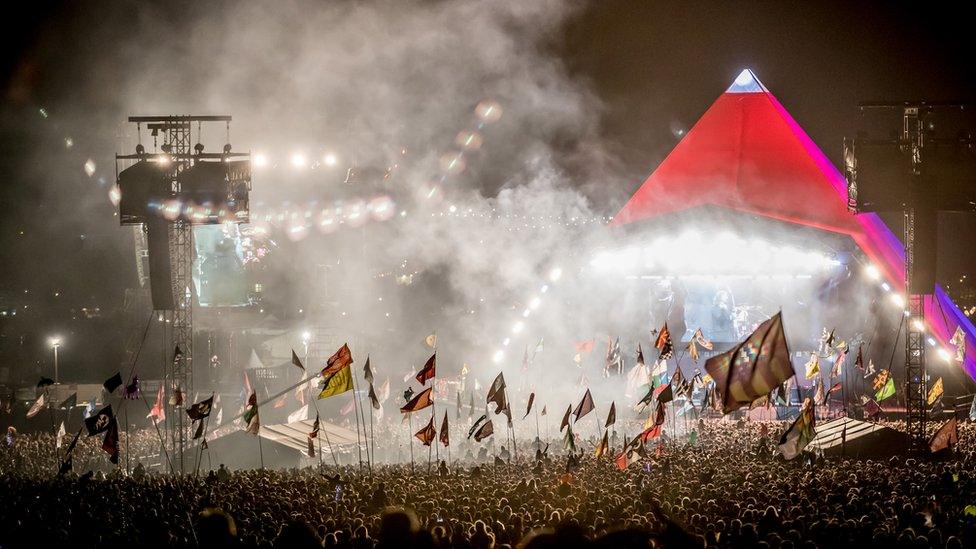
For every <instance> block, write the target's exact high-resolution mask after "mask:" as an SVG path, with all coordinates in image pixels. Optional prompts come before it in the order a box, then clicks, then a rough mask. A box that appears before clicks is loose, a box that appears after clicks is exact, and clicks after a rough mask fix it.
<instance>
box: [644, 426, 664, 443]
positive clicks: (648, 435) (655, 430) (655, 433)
mask: <svg viewBox="0 0 976 549" xmlns="http://www.w3.org/2000/svg"><path fill="white" fill-rule="evenodd" d="M659 436H661V425H655V426H654V427H651V428H650V429H645V430H644V432H642V433H641V434H640V439H641V442H647V441H648V440H652V439H655V438H657V437H659Z"/></svg>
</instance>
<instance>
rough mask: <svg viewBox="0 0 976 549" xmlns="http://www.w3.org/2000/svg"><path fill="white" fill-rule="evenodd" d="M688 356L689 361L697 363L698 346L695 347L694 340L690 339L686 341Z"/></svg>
mask: <svg viewBox="0 0 976 549" xmlns="http://www.w3.org/2000/svg"><path fill="white" fill-rule="evenodd" d="M688 356H690V357H691V360H693V361H694V362H698V359H699V358H701V357H700V356H699V354H698V345H695V338H691V339H690V340H689V341H688Z"/></svg>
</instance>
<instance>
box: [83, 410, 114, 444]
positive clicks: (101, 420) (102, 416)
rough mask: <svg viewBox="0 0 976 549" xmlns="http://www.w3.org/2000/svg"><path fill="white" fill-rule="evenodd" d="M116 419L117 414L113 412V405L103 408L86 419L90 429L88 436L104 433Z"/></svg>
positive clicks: (86, 424)
mask: <svg viewBox="0 0 976 549" xmlns="http://www.w3.org/2000/svg"><path fill="white" fill-rule="evenodd" d="M113 421H115V414H113V413H112V405H111V404H109V405H108V406H106V407H104V408H102V409H101V410H99V411H98V413H97V414H95V415H93V416H91V417H90V418H88V419H86V420H85V428H86V429H88V436H90V437H92V436H95V435H97V434H99V433H104V432H105V431H107V430H108V428H109V427H110V426H111V423H112V422H113Z"/></svg>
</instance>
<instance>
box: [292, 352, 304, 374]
mask: <svg viewBox="0 0 976 549" xmlns="http://www.w3.org/2000/svg"><path fill="white" fill-rule="evenodd" d="M291 363H292V364H294V365H295V366H297V367H298V369H299V370H301V371H303V372H304V371H305V365H304V364H302V361H301V360H300V359H299V358H298V355H297V354H295V350H294V349H292V350H291Z"/></svg>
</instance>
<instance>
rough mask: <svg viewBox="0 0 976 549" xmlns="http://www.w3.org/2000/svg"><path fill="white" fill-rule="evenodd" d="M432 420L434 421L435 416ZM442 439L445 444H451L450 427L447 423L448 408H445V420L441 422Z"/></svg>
mask: <svg viewBox="0 0 976 549" xmlns="http://www.w3.org/2000/svg"><path fill="white" fill-rule="evenodd" d="M431 421H434V420H433V418H432V419H431ZM440 440H441V444H443V445H444V446H450V445H451V435H450V427H449V425H448V424H447V410H444V421H443V422H442V423H441V436H440Z"/></svg>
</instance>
